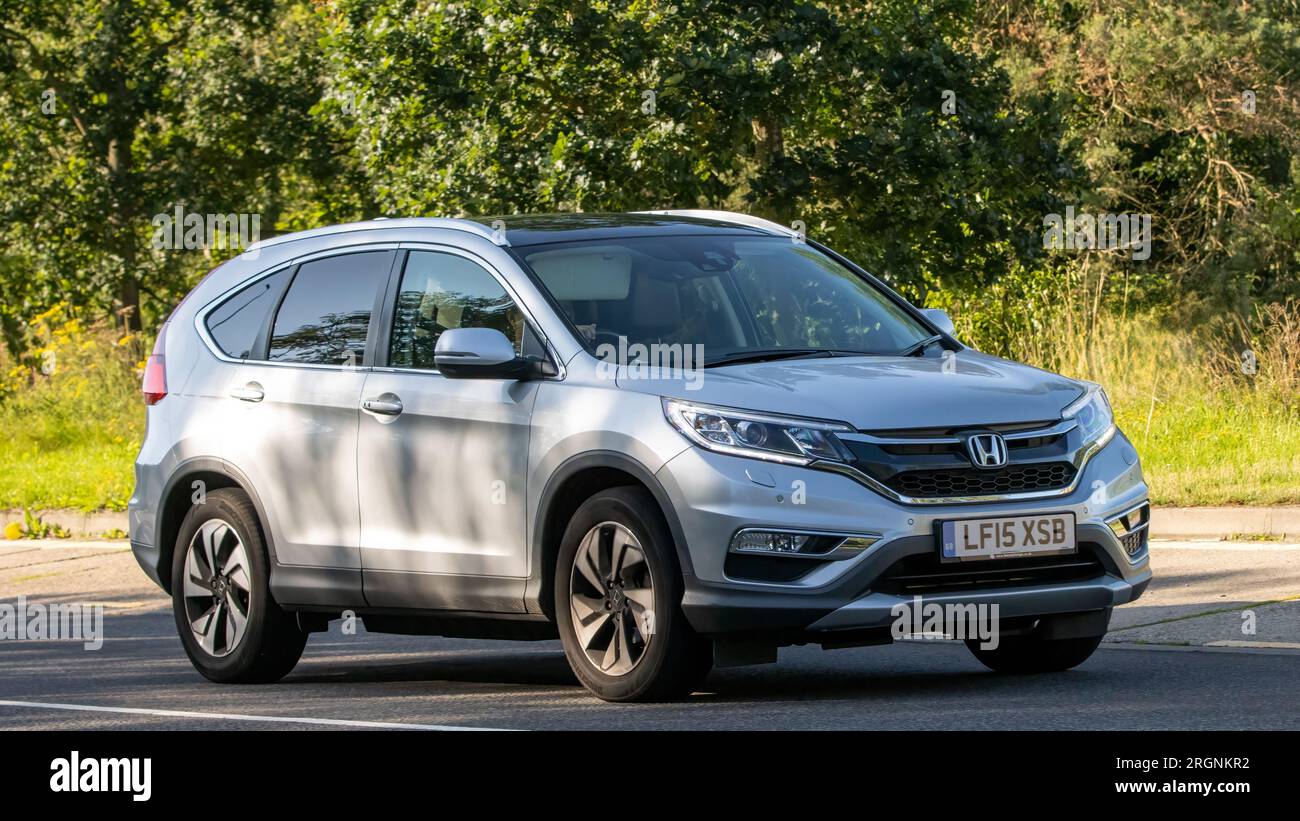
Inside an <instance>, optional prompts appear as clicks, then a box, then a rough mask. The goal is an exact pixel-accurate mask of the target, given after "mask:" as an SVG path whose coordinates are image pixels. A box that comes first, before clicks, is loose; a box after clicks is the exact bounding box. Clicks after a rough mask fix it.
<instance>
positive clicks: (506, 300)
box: [388, 251, 525, 370]
mask: <svg viewBox="0 0 1300 821" xmlns="http://www.w3.org/2000/svg"><path fill="white" fill-rule="evenodd" d="M452 328H493V329H495V330H498V331H500V332H501V333H503V334H505V335H506V338H507V339H509V340H510V341H511V342H513V343H514V344H515V352H516V353H519V352H520V351H521V350H522V348H523V344H524V329H525V323H524V320H523V314H522V313H521V312H520V310H519V308H518V306H516V305H515V303H514V301H513V300H511V299H510V296H509V295H508V294H507V293H506V292H505V289H504V288H502V287H501V284H500V283H499V282H497V280H496V279H495V278H494V277H493V276H492V275H491V274H489V273H488V272H487V271H486V270H484V269H483V267H482V266H480V265H478V264H477V263H474V262H472V261H470V260H468V259H466V258H464V257H461V256H456V255H455V254H443V253H439V252H436V251H412V252H411V254H410V256H409V257H408V258H407V260H406V268H405V270H404V271H403V272H402V284H401V287H400V288H399V289H398V293H397V306H396V309H395V311H394V313H393V338H392V343H391V346H390V348H389V352H388V364H389V365H390V366H392V367H394V368H419V369H426V370H433V369H434V364H433V351H434V348H435V346H437V344H438V337H439V336H441V335H442V332H443V331H447V330H451V329H452Z"/></svg>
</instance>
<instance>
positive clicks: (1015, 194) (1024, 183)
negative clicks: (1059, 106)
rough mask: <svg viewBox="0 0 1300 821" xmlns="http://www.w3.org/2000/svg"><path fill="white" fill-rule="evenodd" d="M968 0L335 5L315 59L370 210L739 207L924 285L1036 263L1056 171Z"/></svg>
mask: <svg viewBox="0 0 1300 821" xmlns="http://www.w3.org/2000/svg"><path fill="white" fill-rule="evenodd" d="M966 9H967V4H965V3H951V2H923V3H906V4H904V3H886V4H882V5H881V6H880V7H879V8H878V9H877V12H878V13H872V14H864V13H861V12H860V11H858V10H855V9H853V8H851V7H849V6H846V5H844V4H837V3H813V2H797V3H786V4H772V5H755V4H750V3H737V2H721V1H720V0H693V2H673V3H668V2H651V1H647V2H637V3H598V4H593V3H588V2H577V1H575V0H557V1H556V2H549V3H545V4H535V3H522V2H513V1H512V0H475V1H474V2H467V3H465V2H462V3H436V2H434V3H429V2H413V0H342V2H338V3H334V4H332V5H331V6H330V7H329V10H328V11H327V12H326V14H327V16H328V18H329V20H330V35H329V37H328V38H327V39H326V40H325V50H326V53H327V54H328V55H329V59H330V62H331V65H332V66H333V67H334V71H333V76H334V77H335V78H336V79H337V82H338V84H339V85H338V86H337V89H336V90H337V91H339V92H340V93H341V94H342V95H354V96H355V100H356V108H355V114H354V115H353V121H352V122H350V123H349V124H348V133H349V134H350V135H351V136H352V138H353V139H354V140H355V147H356V151H357V153H358V155H359V156H360V157H361V163H362V166H363V167H364V169H365V174H366V178H367V180H368V182H369V185H370V189H371V194H372V195H373V197H374V198H375V200H376V201H377V202H378V203H379V204H380V207H381V209H382V210H383V211H384V212H385V213H393V214H461V213H464V214H473V215H481V214H492V213H501V214H510V213H518V212H536V211H563V210H585V211H603V210H608V211H621V210H632V209H645V208H663V207H673V206H676V207H719V206H730V207H735V208H740V209H744V210H748V211H751V212H754V213H758V214H762V215H765V216H769V217H771V218H774V219H778V220H780V221H782V222H785V223H787V224H789V223H791V222H792V221H794V220H800V221H801V222H803V224H804V225H805V226H806V228H807V230H808V231H809V233H810V235H812V236H816V237H818V238H819V239H824V240H827V241H829V242H832V243H834V244H835V245H836V246H837V247H838V248H839V249H841V250H843V251H844V252H846V253H848V254H849V255H851V256H854V257H855V258H857V259H859V260H860V261H862V262H863V263H865V264H867V265H868V266H870V267H872V268H874V269H876V270H880V271H882V272H883V273H886V274H887V275H888V276H890V277H891V279H892V280H893V281H894V282H896V283H898V284H900V285H902V286H904V287H907V288H909V290H910V291H912V292H913V293H917V294H920V293H923V292H924V291H925V290H926V288H927V287H932V286H937V285H940V284H944V283H946V284H949V285H973V284H976V283H981V282H987V281H990V280H991V279H994V278H995V277H996V276H997V275H998V274H999V273H1000V272H1001V271H1002V270H1004V269H1005V268H1006V267H1007V266H1008V265H1009V264H1011V263H1013V262H1016V261H1027V260H1030V259H1032V258H1034V257H1035V256H1037V255H1038V254H1039V253H1040V250H1041V240H1040V237H1039V234H1038V228H1037V222H1036V221H1035V220H1024V219H1021V218H1020V215H1022V214H1025V213H1032V214H1038V213H1042V212H1043V210H1044V209H1046V208H1047V207H1048V205H1050V204H1053V203H1055V200H1054V199H1053V197H1052V192H1053V191H1054V190H1055V188H1056V187H1057V186H1059V184H1060V182H1061V179H1062V177H1063V176H1064V175H1066V174H1068V173H1069V171H1070V166H1069V162H1068V160H1067V158H1065V157H1063V156H1062V153H1061V149H1060V146H1059V144H1058V134H1057V131H1058V129H1059V117H1058V115H1057V113H1056V112H1055V111H1054V109H1053V107H1052V105H1051V103H1050V101H1045V100H1038V99H1027V100H1025V101H1023V103H1016V104H1014V105H1013V101H1012V100H1011V99H1010V96H1009V93H1010V86H1009V83H1008V82H1007V81H1006V78H1005V76H1004V75H1003V74H1002V73H1001V72H1000V71H999V70H998V69H997V68H996V67H995V66H994V64H993V62H992V61H991V60H989V59H985V58H980V57H977V56H975V55H974V54H972V53H971V51H970V50H969V49H968V48H967V47H965V46H964V45H963V37H964V35H963V34H962V32H963V31H966V30H968V28H967V27H965V26H963V25H962V20H963V14H964V12H965V11H966ZM945 92H951V94H952V95H955V96H954V97H953V100H954V102H955V104H956V111H955V113H952V114H944V113H943V104H944V102H945V97H944V94H945ZM320 113H322V114H329V115H330V116H332V117H335V118H339V117H342V116H344V114H343V112H342V111H341V109H333V108H332V109H330V110H328V111H326V110H325V109H321V110H320Z"/></svg>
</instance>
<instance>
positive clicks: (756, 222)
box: [635, 208, 801, 237]
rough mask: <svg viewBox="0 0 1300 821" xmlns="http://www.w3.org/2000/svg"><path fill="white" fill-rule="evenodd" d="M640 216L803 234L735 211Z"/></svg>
mask: <svg viewBox="0 0 1300 821" xmlns="http://www.w3.org/2000/svg"><path fill="white" fill-rule="evenodd" d="M635 213H638V214H656V215H662V216H666V217H695V218H697V219H706V220H714V221H716V222H730V223H732V224H734V225H744V226H747V227H749V228H759V229H761V230H764V231H767V232H769V233H772V234H780V235H781V236H785V237H798V236H801V234H800V233H799V232H798V231H795V230H794V229H793V228H788V227H786V226H784V225H781V224H780V223H777V222H772V221H771V220H765V219H763V218H762V217H752V216H750V215H749V214H737V213H735V212H734V211H709V210H707V209H703V208H679V209H674V210H668V211H637V212H635Z"/></svg>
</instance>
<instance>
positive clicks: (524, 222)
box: [471, 212, 773, 248]
mask: <svg viewBox="0 0 1300 821" xmlns="http://www.w3.org/2000/svg"><path fill="white" fill-rule="evenodd" d="M718 213H721V212H718ZM735 216H736V217H737V218H740V217H743V216H744V215H739V214H738V215H735ZM471 221H473V222H477V223H479V224H480V225H483V226H485V227H487V228H489V229H492V230H497V229H499V228H502V227H504V229H505V238H506V242H507V243H508V244H509V245H510V246H511V247H512V248H522V247H527V246H530V245H543V244H548V243H552V242H573V241H581V240H608V239H623V238H627V237H647V236H656V235H668V234H671V235H675V236H681V235H691V234H757V235H771V234H772V233H773V231H772V230H771V229H769V228H765V227H762V226H760V225H758V224H757V221H755V224H744V223H741V222H733V221H730V220H728V219H726V218H725V217H723V218H719V217H703V216H694V215H684V214H680V213H676V214H674V213H666V212H659V213H647V212H640V213H630V214H525V215H519V216H495V217H475V218H472V220H471Z"/></svg>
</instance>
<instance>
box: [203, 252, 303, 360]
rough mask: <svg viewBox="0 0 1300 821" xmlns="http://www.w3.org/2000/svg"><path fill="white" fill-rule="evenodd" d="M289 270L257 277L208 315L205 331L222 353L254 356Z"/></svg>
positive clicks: (234, 355)
mask: <svg viewBox="0 0 1300 821" xmlns="http://www.w3.org/2000/svg"><path fill="white" fill-rule="evenodd" d="M290 270H291V269H289V268H286V269H285V270H283V271H281V272H279V273H278V274H272V275H271V276H269V277H265V278H263V279H259V280H258V281H257V282H254V283H253V284H252V285H249V286H248V287H247V288H244V289H243V290H241V291H239V292H238V293H236V294H235V295H234V296H232V297H231V298H230V299H227V300H226V301H225V302H223V303H221V305H219V306H217V308H216V309H215V310H213V311H212V312H211V313H210V314H208V333H210V334H211V335H212V341H213V342H216V343H217V347H218V348H220V349H221V351H222V353H224V354H225V355H226V356H230V357H233V358H235V359H248V358H249V357H251V356H253V355H254V354H253V348H254V346H255V345H256V344H257V338H258V335H259V334H261V333H262V329H263V328H265V327H266V323H267V322H268V321H270V319H271V311H274V310H275V303H276V300H278V299H279V298H280V294H281V293H282V292H283V291H284V284H285V282H286V281H287V280H288V279H289V272H290Z"/></svg>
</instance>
